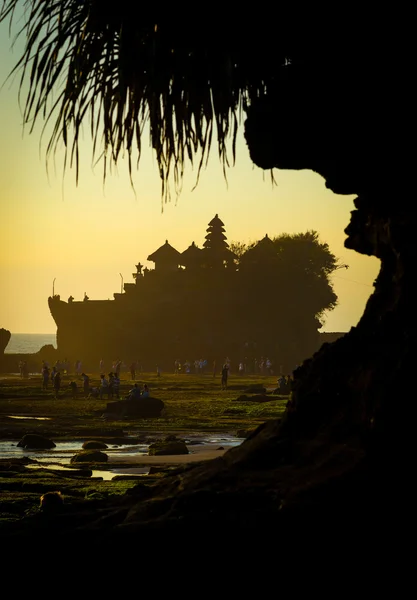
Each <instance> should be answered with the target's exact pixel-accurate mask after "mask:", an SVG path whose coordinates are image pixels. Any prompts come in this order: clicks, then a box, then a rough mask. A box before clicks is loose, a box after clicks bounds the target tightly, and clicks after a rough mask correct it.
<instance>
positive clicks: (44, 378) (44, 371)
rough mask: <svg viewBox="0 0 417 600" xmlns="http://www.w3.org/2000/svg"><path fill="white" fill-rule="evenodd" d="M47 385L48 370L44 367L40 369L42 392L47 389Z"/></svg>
mask: <svg viewBox="0 0 417 600" xmlns="http://www.w3.org/2000/svg"><path fill="white" fill-rule="evenodd" d="M48 383H49V368H48V367H47V366H46V365H44V366H43V367H42V389H43V390H45V391H46V390H47V389H48Z"/></svg>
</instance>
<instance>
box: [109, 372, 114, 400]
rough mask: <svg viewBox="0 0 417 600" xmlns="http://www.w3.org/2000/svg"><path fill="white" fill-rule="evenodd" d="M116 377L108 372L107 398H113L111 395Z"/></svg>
mask: <svg viewBox="0 0 417 600" xmlns="http://www.w3.org/2000/svg"><path fill="white" fill-rule="evenodd" d="M115 377H116V374H115V373H112V372H110V373H109V379H108V382H109V395H108V398H113V394H114V378H115Z"/></svg>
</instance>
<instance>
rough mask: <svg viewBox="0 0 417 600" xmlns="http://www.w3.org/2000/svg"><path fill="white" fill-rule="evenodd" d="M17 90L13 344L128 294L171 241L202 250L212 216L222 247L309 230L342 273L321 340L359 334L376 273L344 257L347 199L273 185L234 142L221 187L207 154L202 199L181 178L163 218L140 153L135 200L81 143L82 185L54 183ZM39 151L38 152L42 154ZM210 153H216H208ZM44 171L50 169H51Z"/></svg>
mask: <svg viewBox="0 0 417 600" xmlns="http://www.w3.org/2000/svg"><path fill="white" fill-rule="evenodd" d="M6 29H7V27H6V26H5V24H3V25H1V26H0V51H1V52H2V56H4V57H5V59H4V60H2V63H1V66H0V84H1V83H2V82H3V81H4V79H5V77H6V76H7V74H8V73H9V71H10V68H11V67H12V65H13V64H14V62H15V60H16V56H17V55H18V52H16V53H15V55H14V56H13V55H10V53H9V51H8V48H9V46H10V42H9V40H8V39H7V32H6ZM17 93H18V86H17V82H15V84H14V85H13V86H12V87H11V89H9V86H8V85H7V84H6V86H5V87H3V89H2V90H1V91H0V128H1V131H2V139H1V142H0V181H1V188H0V223H1V237H0V240H1V241H0V276H1V282H2V287H1V289H2V294H1V295H0V327H4V328H6V329H9V330H10V331H11V332H12V333H48V332H51V333H54V332H55V331H56V327H55V323H54V321H53V319H52V317H51V316H50V313H49V309H48V305H47V298H48V296H49V295H51V293H52V282H53V280H54V278H56V281H55V293H58V294H60V295H61V298H62V299H66V298H68V296H70V295H72V296H74V297H75V299H81V298H82V296H83V295H84V292H87V294H88V296H89V297H90V298H91V299H99V298H103V299H104V298H112V297H113V293H114V292H119V291H120V286H121V278H120V275H119V273H121V274H122V277H123V280H124V282H125V283H127V282H133V278H132V273H133V272H135V264H136V263H137V262H138V261H140V262H142V263H143V264H145V265H147V266H149V267H153V263H151V264H150V263H147V262H146V258H147V256H148V255H149V254H151V253H152V252H154V251H155V250H156V249H157V248H158V247H159V246H161V245H162V244H163V243H164V242H165V240H166V239H167V240H168V241H169V243H170V244H171V245H172V246H174V247H175V248H177V250H179V251H183V250H185V248H187V247H188V246H189V245H190V243H191V242H192V241H194V242H195V243H196V244H197V245H198V246H200V247H201V246H202V244H203V242H204V237H205V235H206V228H207V224H208V222H209V221H210V220H211V219H212V218H213V216H214V215H215V214H216V213H218V214H219V217H220V218H221V220H222V221H223V222H224V224H225V228H226V235H227V239H228V242H229V243H231V242H233V241H241V242H250V241H256V240H259V239H260V238H262V237H264V235H265V234H266V233H267V234H268V235H269V236H270V237H273V236H275V235H279V234H281V233H298V232H303V231H306V230H311V229H314V230H316V231H318V232H319V234H320V239H321V241H323V242H327V243H328V244H329V247H330V250H331V251H332V252H333V253H334V254H336V256H337V257H338V258H339V259H340V260H341V262H343V263H347V264H348V265H349V267H350V268H349V270H347V271H346V270H344V269H341V270H339V271H336V272H335V274H334V276H333V277H332V280H333V283H334V288H335V291H336V293H337V295H338V296H339V305H338V307H337V308H336V309H335V310H334V311H332V312H331V313H329V315H328V316H327V319H326V325H325V327H324V330H325V331H347V330H349V328H350V327H351V326H354V325H356V323H357V322H358V320H359V318H360V316H361V315H362V313H363V309H364V306H365V303H366V301H367V299H368V297H369V295H370V293H371V292H372V282H373V281H374V279H375V277H376V275H377V273H378V270H379V261H378V260H377V259H375V258H369V257H365V256H361V255H359V254H357V253H355V252H352V251H350V250H347V249H346V248H344V245H343V242H344V239H345V237H346V236H345V234H344V233H343V230H344V228H345V227H346V225H347V224H348V222H349V219H350V211H351V210H352V209H353V196H336V195H335V194H333V193H332V192H330V191H329V190H327V189H326V187H325V183H324V180H323V179H322V178H321V177H320V176H318V175H316V174H314V173H312V172H309V171H301V172H294V171H277V170H276V171H275V173H274V176H275V179H276V181H277V184H278V185H277V186H275V187H272V185H271V180H270V175H269V173H268V172H266V173H265V172H263V171H262V170H261V169H259V168H257V167H255V166H253V164H252V163H251V161H250V158H249V153H248V151H247V148H246V145H245V142H244V139H243V136H242V134H241V135H240V138H239V143H238V148H237V164H236V166H235V167H233V168H231V169H230V170H229V171H228V183H226V182H225V180H224V177H223V174H222V169H221V165H220V163H219V161H218V160H217V157H216V156H215V154H214V153H213V155H212V157H211V159H210V163H209V166H208V168H207V169H206V170H205V171H203V172H202V175H201V178H200V183H199V185H198V187H197V188H196V189H195V190H194V191H191V190H192V188H193V186H194V183H195V177H196V172H195V171H194V172H193V171H192V170H191V168H188V169H187V172H186V177H185V180H184V186H183V192H182V194H181V196H180V198H179V199H178V202H177V203H176V202H175V199H173V201H172V202H171V203H169V204H165V205H164V206H163V212H161V196H160V192H161V188H160V181H159V177H158V171H157V169H156V166H155V164H154V160H153V156H152V153H151V150H150V149H149V150H148V151H147V152H146V151H145V152H144V154H143V157H142V160H141V163H140V169H139V171H138V173H136V174H135V178H134V184H135V188H136V197H135V194H134V193H133V191H132V189H131V187H130V183H129V178H128V173H127V166H126V164H123V163H121V165H120V167H119V174H113V175H111V176H109V177H108V180H107V183H106V185H105V187H104V189H103V185H102V170H101V166H98V167H97V168H96V169H95V171H93V170H92V168H91V152H90V144H89V143H88V142H86V144H85V152H84V154H83V156H82V167H81V175H80V181H79V185H78V187H76V186H75V173H74V172H73V171H68V172H67V174H66V176H65V178H64V180H63V178H62V168H61V166H62V153H58V155H57V160H56V163H57V168H56V173H54V172H50V175H49V180H48V176H47V173H46V168H45V158H44V152H40V150H39V136H40V128H37V130H36V132H35V134H33V135H31V136H29V135H28V134H26V135H25V136H24V137H23V138H22V127H21V122H22V118H21V114H20V110H19V107H18V102H17ZM46 141H47V140H45V143H44V146H43V149H44V148H45V145H46ZM214 149H215V147H214ZM50 166H51V167H52V165H50Z"/></svg>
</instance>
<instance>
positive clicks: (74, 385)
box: [70, 381, 78, 400]
mask: <svg viewBox="0 0 417 600" xmlns="http://www.w3.org/2000/svg"><path fill="white" fill-rule="evenodd" d="M70 388H71V395H72V398H73V400H75V398H76V397H77V392H78V388H77V383H76V382H75V381H71V383H70Z"/></svg>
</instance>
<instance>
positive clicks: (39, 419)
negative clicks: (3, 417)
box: [7, 415, 51, 421]
mask: <svg viewBox="0 0 417 600" xmlns="http://www.w3.org/2000/svg"><path fill="white" fill-rule="evenodd" d="M7 417H8V418H9V419H27V420H29V419H32V420H33V421H50V420H51V418H50V417H24V416H21V415H7Z"/></svg>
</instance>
